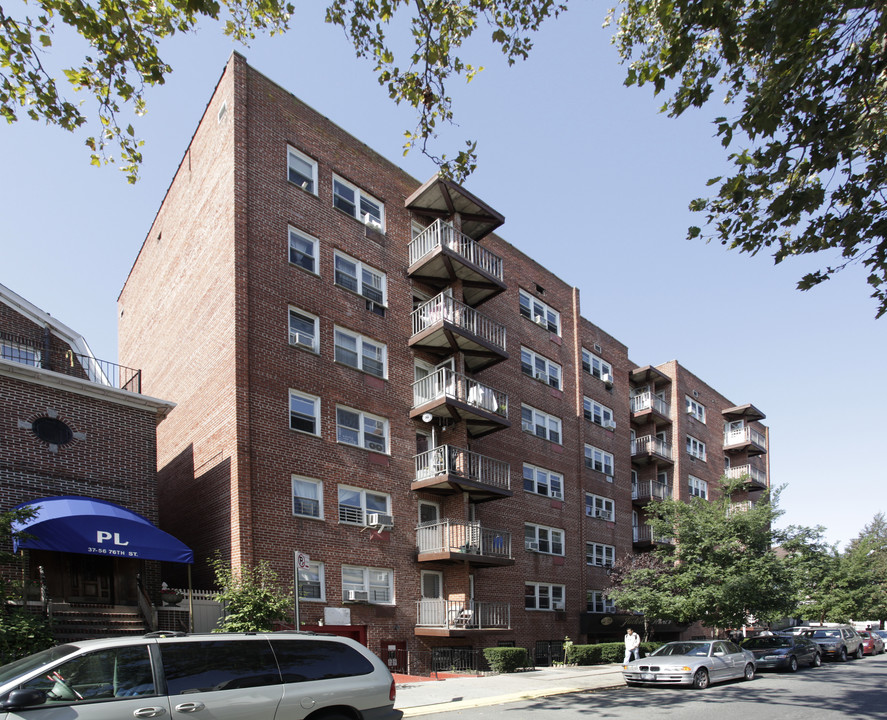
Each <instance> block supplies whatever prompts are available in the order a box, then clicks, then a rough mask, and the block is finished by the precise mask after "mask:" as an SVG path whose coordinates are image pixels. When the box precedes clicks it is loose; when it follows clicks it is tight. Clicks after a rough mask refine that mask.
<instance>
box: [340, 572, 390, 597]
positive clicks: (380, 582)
mask: <svg viewBox="0 0 887 720" xmlns="http://www.w3.org/2000/svg"><path fill="white" fill-rule="evenodd" d="M349 591H351V592H350V593H349ZM364 598H366V602H369V603H378V604H382V605H390V604H392V603H393V602H394V570H388V569H385V568H370V567H354V566H351V565H343V566H342V599H343V600H346V601H347V600H352V601H353V600H356V599H360V600H363V599H364Z"/></svg>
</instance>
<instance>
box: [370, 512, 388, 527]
mask: <svg viewBox="0 0 887 720" xmlns="http://www.w3.org/2000/svg"><path fill="white" fill-rule="evenodd" d="M367 525H368V526H369V527H372V528H380V529H382V528H393V527H394V518H393V517H392V516H391V515H385V514H383V513H367Z"/></svg>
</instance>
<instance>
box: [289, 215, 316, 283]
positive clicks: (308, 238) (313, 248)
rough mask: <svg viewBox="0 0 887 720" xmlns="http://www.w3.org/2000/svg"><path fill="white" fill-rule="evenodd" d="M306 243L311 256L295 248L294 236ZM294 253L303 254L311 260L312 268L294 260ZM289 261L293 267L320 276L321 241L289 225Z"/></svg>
mask: <svg viewBox="0 0 887 720" xmlns="http://www.w3.org/2000/svg"><path fill="white" fill-rule="evenodd" d="M294 235H295V236H296V237H297V238H298V239H300V240H302V241H303V242H305V243H306V244H307V245H308V246H309V248H310V251H311V252H310V254H309V253H308V252H306V251H304V250H302V249H301V248H296V247H294V246H293V236H294ZM293 253H301V254H302V255H303V256H304V257H306V258H311V267H305V264H304V263H300V262H298V259H296V260H293ZM287 260H289V264H290V265H292V266H293V267H297V268H299V269H300V270H304V271H305V272H307V273H311V274H312V275H320V241H319V240H318V239H317V238H316V237H312V236H311V235H309V234H308V233H306V232H303V231H301V230H299V228H297V227H293V226H292V225H287Z"/></svg>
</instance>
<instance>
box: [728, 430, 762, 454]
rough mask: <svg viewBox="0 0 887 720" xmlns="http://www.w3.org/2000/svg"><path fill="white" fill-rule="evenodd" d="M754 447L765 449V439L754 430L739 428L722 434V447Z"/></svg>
mask: <svg viewBox="0 0 887 720" xmlns="http://www.w3.org/2000/svg"><path fill="white" fill-rule="evenodd" d="M748 444H751V445H754V446H756V447H758V448H760V449H761V450H766V449H767V438H765V437H764V435H763V433H759V432H758V431H757V430H755V429H754V428H750V427H741V428H736V429H733V430H728V431H726V432H725V433H724V447H725V448H728V447H732V446H734V445H748Z"/></svg>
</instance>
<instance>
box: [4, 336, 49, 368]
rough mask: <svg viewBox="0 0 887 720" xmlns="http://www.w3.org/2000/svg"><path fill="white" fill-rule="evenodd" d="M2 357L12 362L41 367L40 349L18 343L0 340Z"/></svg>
mask: <svg viewBox="0 0 887 720" xmlns="http://www.w3.org/2000/svg"><path fill="white" fill-rule="evenodd" d="M0 358H3V359H4V360H10V361H11V362H17V363H21V364H22V365H31V366H33V367H40V351H39V350H37V349H36V348H33V347H29V346H27V345H20V344H18V343H13V342H9V341H7V340H0Z"/></svg>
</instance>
